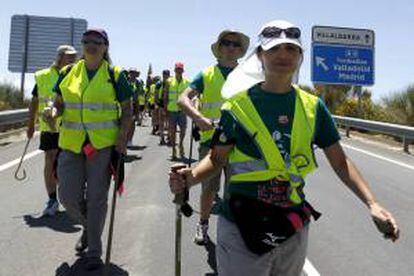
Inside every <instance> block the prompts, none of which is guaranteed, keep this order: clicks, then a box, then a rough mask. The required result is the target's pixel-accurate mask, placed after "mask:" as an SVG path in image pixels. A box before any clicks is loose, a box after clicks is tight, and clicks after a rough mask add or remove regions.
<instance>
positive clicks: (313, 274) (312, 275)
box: [303, 258, 321, 276]
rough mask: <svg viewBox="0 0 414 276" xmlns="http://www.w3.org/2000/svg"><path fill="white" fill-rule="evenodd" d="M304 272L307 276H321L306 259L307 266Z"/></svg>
mask: <svg viewBox="0 0 414 276" xmlns="http://www.w3.org/2000/svg"><path fill="white" fill-rule="evenodd" d="M303 272H304V273H305V276H320V275H321V274H320V273H319V272H318V271H317V270H316V268H315V267H314V266H313V265H312V263H311V262H310V261H309V260H308V258H306V260H305V265H304V266H303Z"/></svg>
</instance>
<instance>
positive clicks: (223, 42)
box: [220, 39, 242, 48]
mask: <svg viewBox="0 0 414 276" xmlns="http://www.w3.org/2000/svg"><path fill="white" fill-rule="evenodd" d="M220 45H221V46H226V47H228V46H233V47H236V48H238V47H241V46H242V45H241V43H240V42H237V41H231V40H228V39H222V40H220Z"/></svg>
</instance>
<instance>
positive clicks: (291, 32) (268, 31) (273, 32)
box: [260, 27, 300, 39]
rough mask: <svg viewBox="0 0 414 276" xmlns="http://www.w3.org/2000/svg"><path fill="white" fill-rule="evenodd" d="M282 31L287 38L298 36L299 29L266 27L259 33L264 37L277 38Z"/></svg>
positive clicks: (296, 37)
mask: <svg viewBox="0 0 414 276" xmlns="http://www.w3.org/2000/svg"><path fill="white" fill-rule="evenodd" d="M282 33H285V35H286V37H287V38H293V39H298V38H300V29H299V28H296V27H291V28H286V29H281V28H278V27H266V28H264V30H263V31H262V33H261V34H260V35H261V36H263V37H265V38H278V37H280V35H281V34H282Z"/></svg>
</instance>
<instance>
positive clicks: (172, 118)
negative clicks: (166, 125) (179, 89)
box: [168, 111, 187, 130]
mask: <svg viewBox="0 0 414 276" xmlns="http://www.w3.org/2000/svg"><path fill="white" fill-rule="evenodd" d="M168 120H169V122H170V126H171V127H174V126H177V125H178V126H179V127H180V129H184V130H185V129H186V127H187V117H186V115H185V113H184V112H182V111H178V112H171V111H168Z"/></svg>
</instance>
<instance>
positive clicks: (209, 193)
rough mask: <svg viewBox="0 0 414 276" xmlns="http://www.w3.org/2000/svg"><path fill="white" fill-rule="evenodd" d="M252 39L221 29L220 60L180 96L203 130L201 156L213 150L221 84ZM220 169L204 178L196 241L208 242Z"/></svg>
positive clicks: (214, 49) (216, 45) (216, 52)
mask: <svg viewBox="0 0 414 276" xmlns="http://www.w3.org/2000/svg"><path fill="white" fill-rule="evenodd" d="M249 43H250V39H249V37H248V36H246V35H245V34H243V33H241V32H238V31H234V30H224V31H222V32H221V33H220V34H219V36H218V38H217V40H216V41H215V42H214V43H213V44H212V45H211V50H212V52H213V55H214V56H215V58H216V59H217V63H216V64H214V65H211V66H209V67H207V68H205V69H204V70H203V71H201V72H200V73H199V74H198V75H197V76H196V77H195V78H194V79H193V81H192V82H191V84H190V86H189V88H187V89H186V90H185V91H184V92H183V94H182V95H181V96H180V99H179V101H178V105H179V106H180V107H181V108H182V109H183V111H184V112H185V113H186V114H187V115H188V116H190V117H191V118H192V119H193V121H194V122H195V124H196V126H197V127H198V128H199V129H200V130H201V141H200V147H199V160H202V159H203V158H204V157H205V156H206V155H207V153H208V152H209V150H210V144H211V139H212V137H213V133H214V124H217V123H218V122H219V120H220V114H221V112H220V108H221V106H222V104H223V102H224V100H223V98H222V96H221V88H222V86H223V84H224V82H225V80H226V78H227V76H228V75H229V74H230V73H231V71H232V70H233V69H234V68H235V67H236V66H237V64H238V62H237V61H238V59H240V58H241V57H243V56H244V55H245V54H246V51H247V49H248V48H249ZM196 96H198V97H199V98H200V109H199V110H198V109H197V108H196V107H195V106H194V102H193V98H194V97H196ZM220 178H221V171H220V172H218V173H217V174H216V175H215V176H214V177H212V178H210V179H208V180H206V181H203V182H202V193H201V196H200V220H199V222H198V223H197V228H196V233H195V237H194V242H195V243H196V244H198V245H205V244H207V242H208V232H207V231H208V221H209V217H210V212H211V208H212V205H213V201H214V198H215V196H216V194H217V193H218V191H219V190H220Z"/></svg>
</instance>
